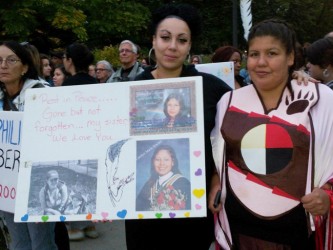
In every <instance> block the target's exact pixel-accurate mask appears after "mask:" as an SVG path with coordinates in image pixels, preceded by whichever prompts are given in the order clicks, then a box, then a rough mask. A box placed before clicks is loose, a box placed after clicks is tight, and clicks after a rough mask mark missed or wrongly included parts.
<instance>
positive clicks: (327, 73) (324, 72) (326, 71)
mask: <svg viewBox="0 0 333 250" xmlns="http://www.w3.org/2000/svg"><path fill="white" fill-rule="evenodd" d="M323 76H324V77H329V76H330V73H329V72H328V69H324V71H323Z"/></svg>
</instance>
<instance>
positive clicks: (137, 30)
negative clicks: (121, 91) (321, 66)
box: [0, 0, 333, 68]
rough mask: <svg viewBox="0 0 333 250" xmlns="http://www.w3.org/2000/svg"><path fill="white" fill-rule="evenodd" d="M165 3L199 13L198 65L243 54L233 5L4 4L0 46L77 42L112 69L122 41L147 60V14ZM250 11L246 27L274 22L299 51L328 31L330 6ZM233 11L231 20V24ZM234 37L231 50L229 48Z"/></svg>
mask: <svg viewBox="0 0 333 250" xmlns="http://www.w3.org/2000/svg"><path fill="white" fill-rule="evenodd" d="M169 2H174V3H179V2H183V3H190V4H191V5H193V6H194V7H196V8H198V9H200V11H201V14H202V16H203V17H204V19H203V27H205V28H204V30H203V32H202V34H201V37H200V43H196V44H194V45H193V46H192V48H191V54H192V55H193V54H198V55H203V57H202V58H203V62H209V61H210V56H211V54H212V53H213V52H214V51H215V49H216V48H218V47H220V46H223V45H232V46H235V47H237V48H239V49H241V50H244V49H245V48H246V40H245V39H244V38H243V34H244V31H243V27H242V21H241V18H240V10H239V1H236V0H233V1H229V0H220V1H215V0H205V1H202V0H182V1H178V0H173V1H170V0H142V1H139V2H137V1H134V0H124V1H118V0H108V1H103V0H92V1H70V0H63V1H60V2H59V1H55V0H51V1H49V0H39V1H35V0H25V1H6V2H4V3H3V4H2V6H1V9H0V40H16V41H20V42H23V41H29V42H30V43H32V44H34V45H35V46H36V47H37V48H38V50H39V51H40V53H44V54H49V53H50V52H51V51H54V50H62V49H64V48H65V47H66V46H67V45H69V44H71V43H73V42H76V41H79V42H83V43H85V44H87V46H88V47H89V48H90V49H91V50H92V51H93V53H94V56H95V63H96V62H97V61H99V60H107V61H109V62H110V63H111V64H112V65H113V66H114V67H115V68H118V67H119V66H120V61H119V58H118V45H119V43H120V42H121V41H122V40H125V39H130V40H132V41H133V42H135V43H137V44H138V45H139V46H140V48H141V49H140V51H141V52H140V54H141V55H142V57H143V56H146V55H148V51H149V49H150V48H151V37H150V36H149V35H148V34H149V20H150V17H151V12H152V11H153V10H154V9H156V8H157V7H159V6H160V5H162V4H164V3H169ZM251 9H252V17H253V18H252V23H256V22H258V21H260V20H264V19H268V18H272V17H274V18H281V19H283V20H285V21H287V22H288V23H290V24H292V25H293V26H294V28H295V30H296V33H297V36H298V39H299V42H300V43H301V44H302V45H303V44H304V43H308V42H309V43H312V42H314V41H315V40H317V39H319V38H321V37H322V36H323V34H326V33H328V32H330V31H331V29H332V26H330V25H329V24H332V23H333V15H332V11H333V2H332V1H327V0H318V1H312V0H303V1H301V0H295V1H288V0H276V1H252V4H251ZM235 11H236V12H237V15H236V16H237V18H236V19H235V20H233V12H235ZM234 34H236V37H237V41H238V43H237V44H234V42H233V36H234Z"/></svg>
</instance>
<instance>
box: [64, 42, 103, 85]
mask: <svg viewBox="0 0 333 250" xmlns="http://www.w3.org/2000/svg"><path fill="white" fill-rule="evenodd" d="M93 61H94V55H93V53H92V52H91V51H90V50H89V48H88V47H87V46H86V45H85V44H82V43H73V44H71V45H69V46H68V47H67V48H66V51H65V53H64V55H63V64H64V67H65V69H66V71H67V72H69V73H70V74H71V76H70V77H68V78H67V79H66V80H65V81H64V82H63V84H62V85H63V86H69V85H81V84H94V83H97V80H96V79H95V78H94V77H92V76H90V75H89V74H88V67H89V65H90V64H92V63H93Z"/></svg>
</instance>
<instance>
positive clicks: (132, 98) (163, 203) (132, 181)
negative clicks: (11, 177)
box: [15, 77, 207, 222]
mask: <svg viewBox="0 0 333 250" xmlns="http://www.w3.org/2000/svg"><path fill="white" fill-rule="evenodd" d="M202 93H203V91H202V78H201V77H188V78H174V79H163V80H150V81H136V82H120V83H107V84H94V85H79V86H66V87H56V88H39V89H31V90H28V91H27V93H26V103H25V111H24V119H23V120H24V123H23V128H22V148H21V151H22V154H21V165H22V166H21V168H20V173H19V177H18V193H17V201H16V206H15V221H16V222H40V221H44V222H47V221H82V220H93V221H100V220H101V221H105V220H114V219H147V218H150V219H153V218H155V219H161V218H162V219H164V218H167V219H172V218H186V217H204V216H206V212H207V208H206V192H207V190H206V184H205V148H204V125H203V124H204V123H203V95H202ZM170 169H171V171H170Z"/></svg>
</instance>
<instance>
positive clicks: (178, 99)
mask: <svg viewBox="0 0 333 250" xmlns="http://www.w3.org/2000/svg"><path fill="white" fill-rule="evenodd" d="M163 111H164V114H165V119H164V120H163V126H164V127H167V128H173V127H186V126H192V125H193V124H194V123H195V120H194V119H193V117H191V115H190V113H189V111H188V108H187V107H186V106H185V102H184V98H183V96H182V94H180V93H171V94H169V96H168V97H167V98H166V100H165V101H164V109H163Z"/></svg>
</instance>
